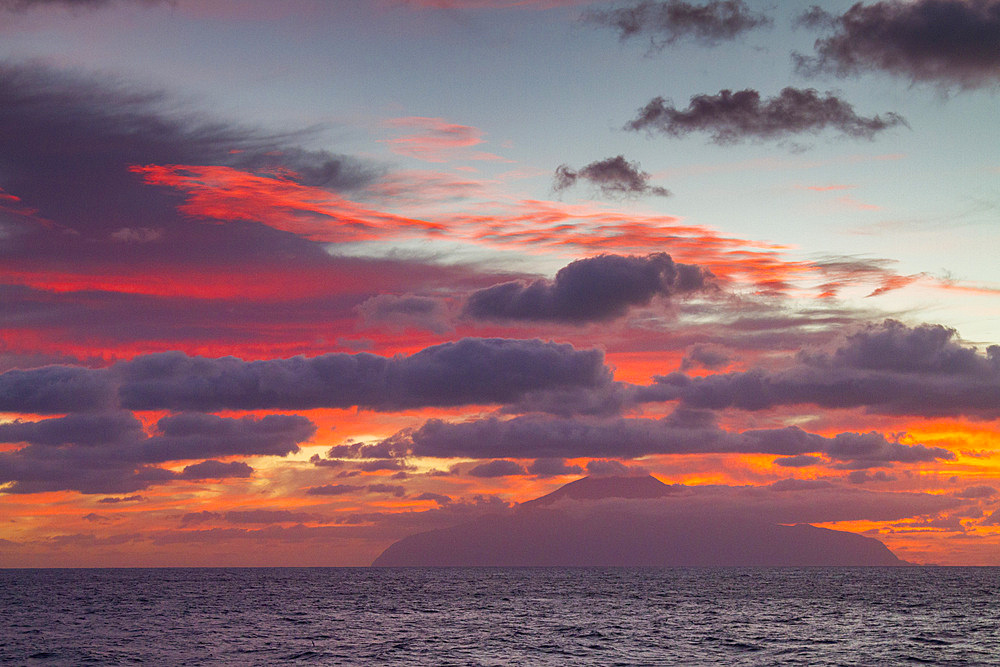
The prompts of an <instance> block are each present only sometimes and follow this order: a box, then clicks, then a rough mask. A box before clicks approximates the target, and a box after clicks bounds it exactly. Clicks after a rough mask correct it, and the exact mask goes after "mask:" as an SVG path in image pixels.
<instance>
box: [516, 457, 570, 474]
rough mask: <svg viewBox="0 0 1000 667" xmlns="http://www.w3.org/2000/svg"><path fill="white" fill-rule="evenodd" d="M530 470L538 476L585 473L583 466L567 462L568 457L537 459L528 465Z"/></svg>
mask: <svg viewBox="0 0 1000 667" xmlns="http://www.w3.org/2000/svg"><path fill="white" fill-rule="evenodd" d="M528 472H529V473H531V474H532V475H535V476H537V477H555V476H557V475H579V474H581V473H583V468H581V467H580V466H578V465H569V464H567V463H566V459H560V458H547V459H535V461H534V462H533V463H532V464H531V465H530V466H528Z"/></svg>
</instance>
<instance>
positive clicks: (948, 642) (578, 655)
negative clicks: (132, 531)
mask: <svg viewBox="0 0 1000 667" xmlns="http://www.w3.org/2000/svg"><path fill="white" fill-rule="evenodd" d="M0 664H4V665H8V664H10V665H87V664H94V665H132V664H150V665H206V664H219V665H276V664H316V665H371V664H377V665H384V664H397V665H508V664H515V665H566V664H596V665H772V664H784V665H865V666H868V665H889V664H901V665H905V664H930V665H1000V568H909V567H907V568H778V569H768V568H732V569H683V568H676V569H647V568H609V569H601V568H579V569H574V568H514V569H491V568H468V569H466V568H445V569H367V568H357V569H354V568H329V569H327V568H301V569H298V568H247V569H242V568H218V569H106V570H102V569H67V570H0Z"/></svg>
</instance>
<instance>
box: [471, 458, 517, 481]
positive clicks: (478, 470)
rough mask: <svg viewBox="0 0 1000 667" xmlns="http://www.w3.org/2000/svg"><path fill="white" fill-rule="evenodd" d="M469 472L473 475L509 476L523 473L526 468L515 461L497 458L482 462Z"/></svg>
mask: <svg viewBox="0 0 1000 667" xmlns="http://www.w3.org/2000/svg"><path fill="white" fill-rule="evenodd" d="M469 474H470V475H472V476H473V477H508V476H510V475H523V474H525V470H524V466H522V465H521V464H520V463H517V462H515V461H505V460H503V459H497V460H494V461H488V462H487V463H480V464H479V465H477V466H476V467H474V468H472V469H471V470H469Z"/></svg>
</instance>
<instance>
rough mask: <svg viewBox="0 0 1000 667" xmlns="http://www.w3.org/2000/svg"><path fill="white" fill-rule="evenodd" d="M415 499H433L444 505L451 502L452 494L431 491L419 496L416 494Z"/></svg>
mask: <svg viewBox="0 0 1000 667" xmlns="http://www.w3.org/2000/svg"><path fill="white" fill-rule="evenodd" d="M413 499H414V500H433V501H434V502H436V503H437V504H438V505H439V506H444V505H447V504H448V503H450V502H451V497H450V496H445V495H442V494H440V493H430V492H427V493H421V494H420V495H419V496H414V497H413Z"/></svg>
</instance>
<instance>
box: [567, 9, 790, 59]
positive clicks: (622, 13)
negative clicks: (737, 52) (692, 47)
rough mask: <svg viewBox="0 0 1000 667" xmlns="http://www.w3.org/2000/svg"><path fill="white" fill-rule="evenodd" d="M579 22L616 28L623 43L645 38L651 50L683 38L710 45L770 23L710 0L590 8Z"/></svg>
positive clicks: (767, 20) (749, 11)
mask: <svg viewBox="0 0 1000 667" xmlns="http://www.w3.org/2000/svg"><path fill="white" fill-rule="evenodd" d="M583 20H584V21H586V22H588V23H595V24H598V25H605V26H609V27H612V28H617V29H618V33H619V35H620V36H621V38H622V39H623V40H625V39H629V38H632V37H638V36H640V35H645V36H648V37H649V39H650V44H651V45H652V46H653V47H654V48H663V47H664V46H666V45H667V44H672V43H673V42H675V41H677V40H679V39H681V38H683V37H690V38H693V39H695V40H697V41H699V42H701V43H703V44H708V45H714V44H717V43H719V42H721V41H724V40H731V39H735V38H736V37H739V36H740V35H742V34H743V33H745V32H748V31H750V30H754V29H756V28H760V27H764V26H769V25H771V23H772V21H771V19H770V18H769V17H767V16H766V15H764V14H761V13H758V12H753V11H751V10H750V8H749V7H748V6H747V4H746V3H745V2H743V1H742V0H710V1H709V2H706V3H704V4H701V5H695V4H691V3H689V2H683V0H666V1H665V2H652V1H650V0H644V1H643V2H639V3H638V4H635V5H632V6H628V7H619V8H616V9H592V10H589V11H587V12H585V13H584V15H583Z"/></svg>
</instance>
